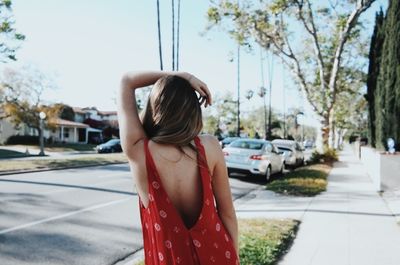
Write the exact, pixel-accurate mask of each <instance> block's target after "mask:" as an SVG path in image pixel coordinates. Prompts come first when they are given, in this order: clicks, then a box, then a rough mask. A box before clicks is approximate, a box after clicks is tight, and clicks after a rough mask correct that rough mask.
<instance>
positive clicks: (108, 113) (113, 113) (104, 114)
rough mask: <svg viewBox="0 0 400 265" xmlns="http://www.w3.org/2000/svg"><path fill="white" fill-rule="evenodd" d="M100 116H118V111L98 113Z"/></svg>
mask: <svg viewBox="0 0 400 265" xmlns="http://www.w3.org/2000/svg"><path fill="white" fill-rule="evenodd" d="M98 113H99V115H103V116H108V115H117V112H116V111H100V110H99V111H98Z"/></svg>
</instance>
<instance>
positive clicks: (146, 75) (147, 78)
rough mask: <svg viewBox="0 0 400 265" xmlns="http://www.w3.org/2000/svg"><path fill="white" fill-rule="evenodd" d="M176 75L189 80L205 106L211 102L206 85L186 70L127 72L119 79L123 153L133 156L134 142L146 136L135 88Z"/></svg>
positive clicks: (118, 99) (119, 119)
mask: <svg viewBox="0 0 400 265" xmlns="http://www.w3.org/2000/svg"><path fill="white" fill-rule="evenodd" d="M166 75H177V76H180V77H182V78H184V79H186V80H188V81H189V83H190V84H191V85H192V86H193V88H194V89H195V90H196V91H197V92H198V93H199V94H200V95H201V96H202V97H203V98H204V99H205V106H207V105H210V104H211V95H210V92H209V90H208V88H207V86H206V85H205V84H204V83H203V82H202V81H200V80H199V79H197V78H196V77H195V76H193V75H191V74H189V73H186V72H164V71H144V72H128V73H126V74H125V75H124V76H123V77H122V80H121V86H120V89H119V91H118V97H117V105H118V107H117V111H118V123H119V131H120V139H121V146H122V149H123V150H124V153H125V154H126V155H127V156H128V157H130V158H133V157H134V155H135V152H134V147H135V145H136V143H138V142H139V141H140V140H142V139H144V138H145V137H146V133H145V131H144V129H143V126H142V123H141V121H140V119H139V114H138V109H137V106H136V97H135V90H136V89H137V88H141V87H146V86H149V85H152V84H154V83H155V82H157V80H158V79H160V78H161V77H163V76H166Z"/></svg>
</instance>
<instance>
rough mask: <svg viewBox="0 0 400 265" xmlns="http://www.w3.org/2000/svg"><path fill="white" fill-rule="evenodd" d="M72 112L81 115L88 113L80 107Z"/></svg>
mask: <svg viewBox="0 0 400 265" xmlns="http://www.w3.org/2000/svg"><path fill="white" fill-rule="evenodd" d="M72 110H73V111H74V112H75V113H79V114H85V113H86V112H85V111H84V110H83V109H82V108H79V107H73V108H72Z"/></svg>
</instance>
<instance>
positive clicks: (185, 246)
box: [139, 137, 239, 265]
mask: <svg viewBox="0 0 400 265" xmlns="http://www.w3.org/2000/svg"><path fill="white" fill-rule="evenodd" d="M194 140H195V144H196V147H197V150H198V152H199V153H200V155H202V157H203V158H204V159H199V157H198V158H197V161H198V167H199V171H200V176H201V179H202V181H201V182H202V186H203V205H202V210H201V213H200V215H199V218H198V220H197V221H196V223H195V225H193V226H192V227H191V228H190V229H189V228H187V227H186V226H185V224H184V222H183V220H182V219H181V217H180V215H179V213H178V211H177V209H176V208H175V206H174V205H173V204H172V203H171V201H170V199H169V198H168V195H167V193H166V191H165V190H164V188H163V186H162V182H161V180H160V177H159V175H158V173H157V169H156V167H155V164H154V161H153V158H152V156H151V154H150V152H149V148H148V139H146V140H145V143H144V146H145V147H144V148H145V153H146V168H147V178H148V186H149V205H148V207H147V208H145V207H144V205H143V203H142V202H141V200H140V202H139V203H140V216H141V221H142V229H143V241H144V254H145V264H146V265H158V264H163V265H176V264H183V265H195V264H196V265H208V264H218V265H238V264H239V259H238V257H237V255H236V251H235V248H234V246H233V241H232V239H231V237H230V235H229V233H228V232H227V230H226V229H225V227H224V225H223V223H222V222H221V219H220V218H219V216H218V212H217V209H216V207H215V203H214V201H215V200H214V194H213V191H212V186H211V177H210V174H209V171H208V166H207V161H206V156H205V151H204V147H203V145H202V144H201V142H200V139H199V138H198V137H196V138H195V139H194Z"/></svg>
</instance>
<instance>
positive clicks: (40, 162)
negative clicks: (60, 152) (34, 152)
mask: <svg viewBox="0 0 400 265" xmlns="http://www.w3.org/2000/svg"><path fill="white" fill-rule="evenodd" d="M125 162H128V161H127V158H126V156H125V155H123V154H121V153H120V154H96V155H85V156H79V157H71V158H60V159H39V158H36V159H26V160H7V161H5V160H3V161H0V172H12V171H19V170H35V169H57V168H68V167H79V166H97V165H106V164H112V163H125Z"/></svg>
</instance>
